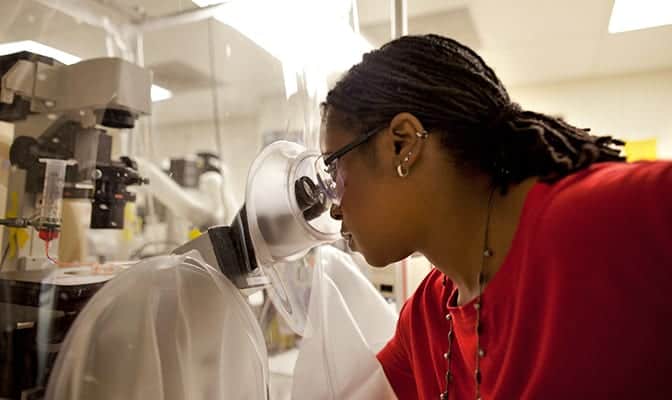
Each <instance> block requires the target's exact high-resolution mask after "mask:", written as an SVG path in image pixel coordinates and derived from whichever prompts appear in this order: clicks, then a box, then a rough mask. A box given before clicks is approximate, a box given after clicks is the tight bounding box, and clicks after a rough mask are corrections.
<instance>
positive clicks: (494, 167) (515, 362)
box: [322, 35, 672, 399]
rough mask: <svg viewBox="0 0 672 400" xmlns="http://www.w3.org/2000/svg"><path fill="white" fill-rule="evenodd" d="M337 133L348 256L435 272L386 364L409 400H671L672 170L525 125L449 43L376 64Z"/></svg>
mask: <svg viewBox="0 0 672 400" xmlns="http://www.w3.org/2000/svg"><path fill="white" fill-rule="evenodd" d="M323 130H324V131H323V135H322V150H323V153H324V156H323V162H324V164H325V165H323V168H324V169H325V170H326V171H327V172H328V173H325V174H324V177H323V179H324V180H325V181H326V184H327V185H331V186H329V187H330V190H331V192H330V195H331V196H332V199H333V200H334V201H335V205H334V206H333V208H332V215H333V216H334V217H335V218H338V219H341V220H342V222H343V236H344V237H345V238H346V239H347V240H348V242H349V244H350V246H351V247H352V248H353V249H355V250H357V251H359V252H361V253H362V254H363V255H364V257H365V258H366V259H367V261H368V262H369V263H370V264H372V265H374V266H384V265H387V264H389V263H392V262H395V261H399V260H402V259H404V258H405V257H408V256H409V255H411V254H413V253H414V252H419V253H422V254H423V255H424V256H425V257H427V259H429V261H430V262H431V263H432V264H433V265H434V266H435V267H436V268H435V269H434V270H432V272H430V273H429V275H428V276H427V277H426V279H425V280H424V281H423V282H422V284H421V285H420V286H419V288H418V289H417V290H416V292H415V293H414V294H413V295H412V296H411V297H410V298H409V300H408V301H407V302H406V303H405V304H404V307H403V308H402V311H401V314H400V319H399V323H398V326H397V331H396V333H395V336H394V337H393V339H392V340H391V341H390V342H389V344H388V345H387V346H386V347H385V348H384V349H383V350H382V351H381V352H380V353H379V354H378V359H379V360H380V362H381V364H382V366H383V368H384V370H385V373H386V375H387V377H388V379H389V381H390V383H391V385H392V387H393V389H394V391H395V392H396V394H397V396H398V397H399V398H400V399H416V398H420V399H439V398H440V399H446V398H450V399H479V398H482V399H576V398H609V399H614V398H627V399H633V398H647V397H648V398H653V397H654V395H656V396H655V397H656V398H672V386H670V385H669V384H667V382H666V379H669V378H668V375H669V373H668V372H667V368H669V367H670V366H672V343H670V341H671V340H672V322H671V321H672V300H670V297H669V296H670V293H672V262H671V259H670V256H669V255H668V249H669V248H670V245H672V209H671V207H670V204H672V203H671V201H672V164H671V163H667V162H648V163H635V164H628V163H625V162H622V161H623V158H622V157H621V156H620V155H619V154H620V149H619V147H620V146H621V145H622V142H620V141H618V140H614V139H612V138H611V137H604V136H602V137H600V136H592V135H590V134H589V133H588V131H587V130H584V129H579V128H576V127H574V126H572V125H570V124H568V123H566V122H564V121H562V120H560V119H558V118H554V117H551V116H548V115H544V114H540V113H536V112H532V111H524V110H522V109H520V108H519V107H518V106H517V105H516V104H514V103H512V102H511V101H510V99H509V95H508V94H507V91H506V89H505V88H504V86H503V85H502V83H501V82H500V81H499V79H498V78H497V76H496V75H495V73H494V71H493V70H492V69H491V68H489V67H488V66H487V65H486V64H485V62H484V61H483V60H482V59H481V58H480V57H479V56H478V55H477V54H476V53H474V52H473V51H472V50H470V49H469V48H467V47H465V46H463V45H461V44H459V43H457V42H456V41H454V40H451V39H447V38H444V37H440V36H436V35H427V36H408V37H403V38H401V39H398V40H395V41H393V42H391V43H388V44H386V45H385V46H383V47H382V48H381V49H379V50H376V51H373V52H371V53H369V54H367V55H365V56H364V59H363V61H362V62H361V63H360V64H358V65H356V66H354V67H353V68H352V69H351V70H350V71H349V72H348V73H347V74H346V75H345V76H344V77H343V78H342V79H341V80H340V81H339V82H338V83H337V85H336V86H335V87H334V89H333V90H331V91H330V92H329V94H328V96H327V99H326V102H325V103H324V124H323Z"/></svg>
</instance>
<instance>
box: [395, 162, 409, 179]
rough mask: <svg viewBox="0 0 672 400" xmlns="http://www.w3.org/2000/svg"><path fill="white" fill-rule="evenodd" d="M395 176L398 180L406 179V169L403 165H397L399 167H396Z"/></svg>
mask: <svg viewBox="0 0 672 400" xmlns="http://www.w3.org/2000/svg"><path fill="white" fill-rule="evenodd" d="M397 175H399V177H400V178H406V177H407V176H408V168H407V167H404V164H402V163H399V165H397Z"/></svg>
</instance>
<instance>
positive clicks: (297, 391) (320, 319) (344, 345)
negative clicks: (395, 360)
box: [292, 246, 397, 400]
mask: <svg viewBox="0 0 672 400" xmlns="http://www.w3.org/2000/svg"><path fill="white" fill-rule="evenodd" d="M396 321H397V314H396V312H395V311H394V309H393V308H392V307H391V306H390V305H389V304H387V303H386V302H385V300H384V299H383V298H382V296H381V295H380V293H378V292H377V291H376V289H375V288H374V287H373V286H372V285H371V283H370V282H369V281H368V280H367V279H366V277H365V276H364V275H363V274H362V273H361V271H359V269H358V268H357V266H356V265H355V264H354V262H353V261H352V259H351V258H350V257H349V256H348V255H346V254H345V253H343V252H341V251H339V250H337V249H335V248H332V247H326V246H325V247H323V249H322V254H321V262H320V263H318V264H317V266H316V270H315V272H314V274H313V287H312V291H311V297H310V303H309V306H308V325H307V326H306V330H305V335H304V339H303V342H302V344H301V347H300V350H299V357H298V360H297V363H296V367H295V369H294V381H293V389H292V399H294V400H304V399H306V400H308V399H311V400H316V399H320V400H331V399H351V400H357V399H362V400H364V399H366V400H376V399H395V398H396V397H395V395H394V392H393V391H392V388H391V387H390V384H389V382H388V381H387V378H386V377H385V374H384V372H383V369H382V367H381V365H380V363H379V362H378V360H377V359H376V353H377V352H378V350H380V349H381V348H382V347H383V346H384V345H385V343H387V341H389V340H390V338H391V337H392V335H393V334H394V330H395V325H396Z"/></svg>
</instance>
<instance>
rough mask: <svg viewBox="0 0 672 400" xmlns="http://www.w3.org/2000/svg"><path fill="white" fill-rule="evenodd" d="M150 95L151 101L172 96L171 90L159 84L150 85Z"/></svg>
mask: <svg viewBox="0 0 672 400" xmlns="http://www.w3.org/2000/svg"><path fill="white" fill-rule="evenodd" d="M151 96H152V101H153V102H155V103H156V102H158V101H163V100H168V99H169V98H171V97H173V92H171V91H170V90H168V89H165V88H162V87H161V86H159V85H152V90H151Z"/></svg>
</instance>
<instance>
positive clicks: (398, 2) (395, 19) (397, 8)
mask: <svg viewBox="0 0 672 400" xmlns="http://www.w3.org/2000/svg"><path fill="white" fill-rule="evenodd" d="M390 9H391V11H392V15H391V22H392V24H391V25H392V26H391V31H392V39H397V38H399V37H401V36H404V35H408V8H407V7H406V0H390Z"/></svg>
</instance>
